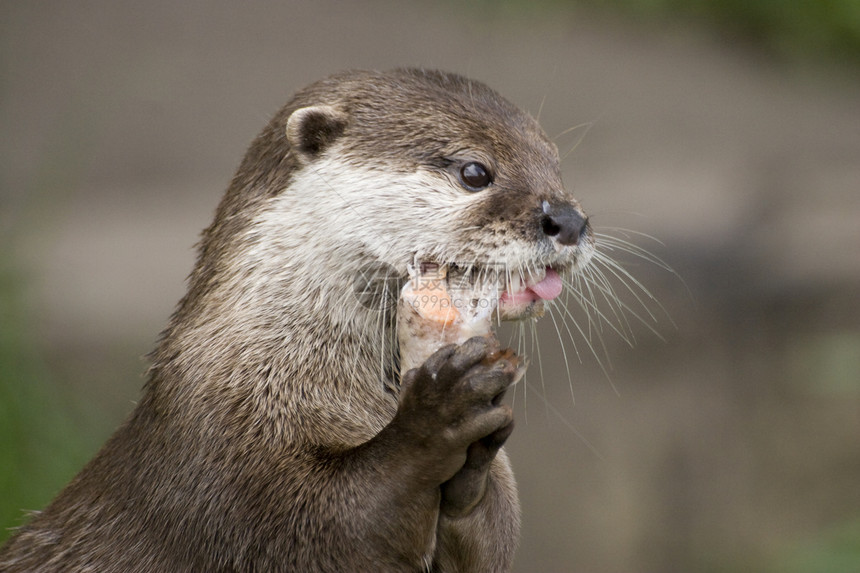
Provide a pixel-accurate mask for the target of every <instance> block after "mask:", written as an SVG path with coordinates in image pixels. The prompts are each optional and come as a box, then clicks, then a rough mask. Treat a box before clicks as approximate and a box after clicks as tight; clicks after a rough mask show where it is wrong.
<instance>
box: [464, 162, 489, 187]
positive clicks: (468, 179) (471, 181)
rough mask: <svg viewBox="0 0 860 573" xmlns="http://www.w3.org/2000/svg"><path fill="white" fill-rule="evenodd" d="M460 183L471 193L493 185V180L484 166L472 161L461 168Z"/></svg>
mask: <svg viewBox="0 0 860 573" xmlns="http://www.w3.org/2000/svg"><path fill="white" fill-rule="evenodd" d="M460 182H461V183H462V184H463V187H465V188H466V189H468V190H469V191H480V190H481V189H483V188H484V187H487V186H488V185H489V184H490V183H492V182H493V178H492V177H490V172H489V171H488V170H487V168H486V167H484V166H483V165H482V164H480V163H478V162H476V161H470V162H469V163H466V164H464V165H463V166H462V167H461V168H460Z"/></svg>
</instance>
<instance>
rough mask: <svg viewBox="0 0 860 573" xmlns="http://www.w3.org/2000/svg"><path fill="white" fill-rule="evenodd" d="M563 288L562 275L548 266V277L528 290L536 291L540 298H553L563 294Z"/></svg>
mask: <svg viewBox="0 0 860 573" xmlns="http://www.w3.org/2000/svg"><path fill="white" fill-rule="evenodd" d="M561 289H562V283H561V277H560V276H558V273H557V272H555V271H554V270H552V269H551V268H549V267H547V269H546V277H545V278H544V279H543V280H542V281H541V282H539V283H537V284H536V285H534V286H531V287H529V289H528V290H530V291H532V292H533V293H535V294H536V295H537V296H538V298H542V299H543V300H552V299H554V298H556V297H557V296H558V295H560V294H561Z"/></svg>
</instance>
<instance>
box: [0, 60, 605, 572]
mask: <svg viewBox="0 0 860 573" xmlns="http://www.w3.org/2000/svg"><path fill="white" fill-rule="evenodd" d="M593 248H594V239H593V234H592V231H591V228H590V225H589V222H588V219H587V217H586V216H585V214H584V212H583V210H582V208H581V207H580V205H579V203H578V202H577V201H576V200H575V199H574V198H573V197H572V196H571V194H570V193H569V192H568V191H566V190H565V188H564V186H563V184H562V181H561V176H560V169H559V158H558V153H557V150H556V147H555V145H554V144H553V143H552V142H551V141H550V140H549V139H548V138H547V136H546V135H545V134H544V132H543V131H542V129H541V128H540V127H539V125H538V123H537V122H536V121H535V120H534V119H533V118H532V117H531V116H529V115H528V114H526V113H524V112H522V111H520V110H519V109H518V108H517V107H515V106H514V105H513V104H511V103H509V102H508V101H507V100H505V99H503V98H502V97H501V96H500V95H498V94H497V93H496V92H495V91H493V90H492V89H490V88H489V87H487V86H486V85H484V84H482V83H480V82H477V81H472V80H469V79H466V78H464V77H461V76H459V75H455V74H450V73H443V72H437V71H426V70H416V69H398V70H393V71H388V72H374V71H350V72H344V73H341V74H338V75H334V76H332V77H329V78H327V79H323V80H321V81H319V82H317V83H314V84H312V85H310V86H308V87H307V88H305V89H303V90H301V91H299V92H298V93H296V94H295V95H294V97H293V98H292V99H291V100H290V101H289V102H288V103H287V104H286V106H285V107H283V108H282V109H281V110H280V111H279V112H278V113H277V114H276V115H275V116H274V117H273V119H272V120H271V121H270V123H269V124H268V125H267V127H265V129H264V130H263V131H262V133H261V134H260V135H259V136H258V137H257V138H256V139H255V140H254V141H253V143H252V144H251V146H250V148H249V150H248V152H247V154H246V155H245V157H244V159H243V161H242V162H241V165H240V166H239V168H238V171H237V172H236V174H235V176H234V178H233V180H232V182H231V183H230V185H229V188H228V190H227V192H226V195H225V196H224V197H223V199H222V201H221V202H220V204H219V206H218V208H217V210H216V214H215V219H214V222H213V223H212V224H211V225H210V226H209V227H208V228H207V229H205V230H204V231H203V233H202V237H201V240H200V242H199V245H198V249H199V251H198V258H197V261H196V264H195V266H194V269H193V271H192V273H191V274H190V276H189V278H188V290H187V293H186V294H185V296H184V297H183V298H182V299H181V301H180V302H179V304H178V306H177V308H176V310H175V312H174V313H173V315H172V316H171V319H170V321H169V324H168V326H167V327H166V329H165V330H164V331H163V332H162V334H161V336H160V337H159V340H158V342H157V345H156V348H155V350H154V351H153V353H152V354H151V355H150V367H149V369H148V373H147V378H146V382H145V384H144V387H143V390H142V397H141V399H140V400H139V402H138V404H137V405H136V407H135V408H134V410H133V412H132V413H131V414H130V416H129V418H128V419H127V420H126V422H125V423H124V424H123V425H122V426H121V427H120V428H119V429H118V430H117V431H116V432H115V434H114V435H113V436H112V437H111V438H110V439H109V440H108V441H107V443H106V444H105V445H104V446H103V447H102V449H101V450H100V451H99V452H98V453H97V454H96V456H95V457H94V459H92V460H91V461H90V462H89V463H88V464H87V465H86V466H85V467H84V468H83V470H82V471H81V472H80V473H79V474H78V475H77V477H75V478H74V479H73V481H72V482H71V483H70V484H69V485H68V486H67V487H66V488H65V489H63V490H62V491H61V492H60V493H59V495H58V496H57V497H56V499H54V501H53V502H51V503H50V504H49V505H48V506H47V508H46V509H44V510H43V511H41V512H38V513H36V514H35V515H34V516H33V517H32V518H31V519H30V520H29V522H28V523H26V524H25V525H23V526H22V527H20V528H19V529H18V530H17V531H16V532H15V533H14V535H13V536H12V537H11V538H10V540H9V541H8V542H7V543H6V545H5V546H4V548H3V549H2V551H0V570H3V571H10V572H11V571H64V572H70V571H100V572H114V571H116V572H119V571H139V572H149V571H152V572H156V571H157V572H164V571H171V572H186V571H187V572H190V571H207V572H232V571H235V572H238V571H267V572H278V571H352V572H359V571H373V572H379V571H440V572H441V571H482V572H486V571H507V570H509V569H510V568H511V563H512V559H513V555H514V550H515V548H516V545H517V541H518V535H519V505H518V498H517V493H516V486H515V483H514V478H513V474H512V472H511V468H510V465H509V462H508V459H507V457H506V455H505V452H504V449H503V447H502V446H503V444H504V442H505V440H506V439H507V438H508V436H509V435H510V434H511V431H512V429H513V416H512V411H511V409H510V407H509V406H507V405H505V404H503V403H502V402H501V397H502V396H503V395H504V392H505V390H506V389H507V388H508V386H509V385H510V384H511V383H512V382H513V381H514V380H515V379H516V378H517V376H518V370H519V367H518V366H517V358H516V357H515V356H513V355H512V353H511V352H510V351H504V350H502V349H500V347H499V344H498V342H496V341H495V340H494V338H493V337H492V336H478V337H473V338H470V339H468V340H466V341H465V342H462V343H456V344H448V345H445V346H443V347H442V348H441V349H439V350H437V351H435V352H434V353H433V354H432V355H430V357H429V358H427V359H426V360H425V361H424V362H423V364H420V365H419V366H418V367H416V368H411V369H409V370H408V371H406V372H402V373H401V372H399V370H398V366H397V364H398V344H397V343H396V340H397V337H396V335H394V332H395V329H396V324H395V323H396V315H395V313H393V312H387V313H386V312H382V310H384V309H381V308H373V307H372V305H365V304H359V303H358V302H356V298H355V296H354V284H353V283H354V279H355V277H356V276H358V275H360V274H361V272H362V269H365V268H367V266H368V265H373V264H384V265H386V267H387V268H391V269H393V272H394V273H395V274H397V275H398V276H399V277H400V278H403V277H406V275H407V267H408V266H409V265H410V264H412V263H414V262H415V261H422V262H430V263H436V264H441V265H447V268H449V269H452V271H453V270H454V269H458V272H459V276H461V277H462V276H467V277H468V276H480V277H488V276H491V275H492V276H493V277H495V278H494V279H493V280H497V281H498V289H497V290H498V292H499V293H501V294H500V296H499V300H498V308H497V309H496V313H495V314H496V316H497V318H499V319H505V320H508V319H518V318H523V317H529V316H535V315H537V314H540V308H541V306H542V305H543V304H544V303H545V302H546V301H547V300H551V299H552V298H554V297H555V296H557V295H558V290H559V289H560V288H561V282H560V281H561V280H562V279H561V278H560V277H561V276H565V275H566V274H570V273H574V272H576V271H577V270H578V269H580V268H581V267H582V266H583V265H585V264H586V263H587V261H588V259H589V257H590V256H591V254H592V252H593ZM491 268H496V269H498V268H501V269H503V270H502V272H493V273H491V272H489V271H488V269H491ZM452 274H453V273H452ZM392 340H393V341H395V342H394V343H392Z"/></svg>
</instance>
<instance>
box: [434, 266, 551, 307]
mask: <svg viewBox="0 0 860 573" xmlns="http://www.w3.org/2000/svg"><path fill="white" fill-rule="evenodd" d="M439 266H440V267H442V268H444V269H445V271H446V272H445V273H444V276H445V279H444V280H445V281H446V283H447V287H448V289H452V290H456V291H459V292H461V293H464V294H465V295H466V296H465V298H469V299H471V304H472V305H473V306H477V305H480V306H482V307H484V308H486V307H487V306H489V307H490V308H492V309H493V314H494V315H496V317H497V318H498V319H499V320H506V321H507V320H522V319H525V318H531V317H539V316H542V315H543V313H544V303H546V302H547V301H552V300H555V299H556V298H558V297H559V295H561V293H562V291H563V290H564V281H563V280H562V278H561V275H560V274H559V271H561V272H564V270H563V269H559V268H555V267H551V266H541V267H536V268H529V269H528V270H523V269H510V268H507V267H497V266H494V265H469V266H464V265H458V264H455V263H448V264H446V265H439Z"/></svg>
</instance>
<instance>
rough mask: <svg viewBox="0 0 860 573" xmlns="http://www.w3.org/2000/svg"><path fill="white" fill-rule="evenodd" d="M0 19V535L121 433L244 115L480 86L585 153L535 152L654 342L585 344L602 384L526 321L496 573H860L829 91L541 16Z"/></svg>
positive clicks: (449, 11) (245, 10) (853, 84)
mask: <svg viewBox="0 0 860 573" xmlns="http://www.w3.org/2000/svg"><path fill="white" fill-rule="evenodd" d="M0 12H2V16H0V33H2V39H0V42H2V52H0V54H2V60H0V61H2V66H3V67H2V76H0V81H2V84H0V89H2V92H0V94H2V100H0V106H2V107H0V125H2V128H0V129H2V137H0V177H2V179H0V185H2V187H0V240H2V242H3V243H2V250H3V252H4V254H3V257H2V261H3V263H4V265H6V267H8V268H12V269H14V277H15V279H14V281H15V282H14V284H15V289H16V291H15V292H16V293H17V295H16V297H17V298H16V299H15V301H16V302H15V303H14V305H11V306H9V305H7V307H4V308H6V311H7V314H6V316H5V318H3V317H0V320H7V327H8V325H9V324H12V323H11V322H9V321H11V320H12V318H10V317H12V316H13V315H14V316H15V317H17V319H16V320H17V321H18V322H17V323H15V324H18V325H21V328H20V329H18V328H17V327H16V329H15V333H17V332H18V331H19V330H21V331H24V330H25V331H26V332H27V337H28V338H27V341H28V342H27V344H28V346H27V348H28V350H27V356H30V357H31V363H35V364H36V366H35V367H34V368H35V370H36V371H37V372H38V373H39V376H38V380H39V381H38V382H37V383H33V384H30V385H27V386H26V387H25V386H24V385H23V383H22V382H21V380H23V379H22V378H20V377H18V378H16V377H14V376H7V377H4V378H3V379H0V383H2V384H5V385H6V387H5V388H4V389H2V391H3V393H2V394H0V398H3V397H4V396H5V398H3V399H5V400H7V404H6V406H7V407H6V410H5V411H6V413H7V414H8V415H10V416H11V415H12V414H9V412H12V411H13V409H15V408H18V406H19V404H18V402H16V400H18V399H19V398H20V396H23V395H29V396H31V397H32V396H36V398H35V399H34V400H35V405H34V404H29V405H27V404H24V402H23V401H22V402H21V404H24V405H21V407H20V408H19V409H15V410H14V412H13V413H14V416H13V417H10V418H9V419H10V420H11V419H13V418H14V419H15V420H23V421H22V424H24V427H25V428H28V427H30V428H36V429H37V430H33V431H32V432H30V431H22V433H19V434H16V433H14V432H10V433H8V434H7V435H6V436H5V437H3V436H0V440H2V442H0V443H2V445H3V447H4V448H6V450H7V452H13V453H15V455H11V458H10V459H12V460H17V462H14V461H13V463H10V464H9V466H8V467H7V468H6V469H5V470H4V471H5V472H6V474H8V475H7V476H6V478H4V479H5V481H0V484H3V485H4V486H5V487H8V488H9V489H8V491H6V492H0V495H2V496H3V498H4V504H5V505H4V508H8V507H11V508H14V511H15V512H16V513H11V514H10V513H9V511H11V510H9V511H7V513H6V514H4V515H3V519H4V520H5V521H4V522H3V523H0V526H2V527H10V526H13V525H15V524H18V523H20V513H19V512H17V511H18V510H19V509H36V508H38V507H39V506H40V504H44V503H45V502H46V501H47V500H48V499H49V498H50V497H51V495H53V493H54V492H56V491H57V490H58V489H59V488H60V487H61V486H62V485H63V484H64V483H65V482H66V481H67V480H68V479H69V478H70V477H71V475H73V474H74V471H75V470H76V469H77V468H79V467H80V465H82V464H83V463H84V461H85V460H86V459H87V458H88V457H89V456H90V455H92V453H93V452H94V451H95V449H96V448H97V447H98V445H99V444H100V443H101V442H102V441H103V440H104V439H105V438H106V436H107V435H108V434H109V433H110V431H111V430H112V428H114V427H115V426H116V425H117V424H119V423H120V421H121V420H122V418H123V417H124V416H125V415H126V414H127V413H128V411H129V410H130V409H131V408H132V405H133V401H134V400H135V399H136V397H137V395H138V390H139V388H140V385H141V383H142V374H143V372H144V371H145V367H146V364H145V360H144V359H143V358H142V356H143V355H144V354H145V353H146V352H148V351H149V349H150V348H151V347H152V345H153V342H154V340H155V338H156V336H157V334H158V332H159V331H160V329H161V328H163V326H164V325H165V324H166V320H167V318H168V316H169V314H170V312H171V310H172V308H173V305H174V304H175V303H176V301H177V300H178V299H179V297H180V296H181V295H182V293H183V290H184V278H185V276H186V275H187V274H188V272H189V271H190V269H191V265H192V263H193V257H194V251H193V245H194V243H195V241H196V238H197V236H198V233H199V231H200V230H201V229H202V228H203V227H204V226H205V225H207V224H208V222H209V220H210V218H211V216H212V214H213V211H214V208H215V206H216V204H217V202H218V200H219V198H220V195H221V193H222V192H223V190H224V189H225V188H226V186H227V184H228V182H229V180H230V178H231V176H232V173H233V171H234V169H235V168H236V167H237V165H238V163H239V160H240V158H241V156H242V154H243V152H244V149H245V147H246V145H247V144H248V143H249V142H250V140H251V139H252V138H253V137H254V136H255V135H256V133H257V132H258V131H259V130H260V129H261V128H262V127H263V125H264V124H265V123H266V122H267V120H268V118H269V117H270V116H271V114H273V113H274V111H275V110H276V109H277V108H278V107H279V106H280V105H281V104H282V103H283V102H284V101H285V100H286V99H287V98H288V97H289V95H290V94H291V93H292V92H293V91H294V90H296V89H297V88H299V87H301V86H303V85H305V84H306V83H308V82H310V81H313V80H315V79H318V78H320V77H323V76H325V75H327V74H329V73H332V72H335V71H338V70H341V69H344V68H352V67H362V68H381V69H385V68H390V67H394V66H401V65H410V66H424V67H432V68H443V69H447V70H452V71H458V72H462V73H464V74H467V75H469V76H472V77H475V78H477V79H480V80H483V81H485V82H486V83H488V84H489V85H491V86H493V87H495V88H497V89H498V90H499V91H500V92H501V93H503V94H504V95H506V96H507V97H508V98H509V99H511V100H512V101H514V102H515V103H517V104H519V105H520V106H522V107H523V108H525V109H527V110H529V111H531V112H532V113H533V114H538V112H539V113H540V121H541V123H542V124H543V126H544V127H545V129H546V130H547V132H548V133H549V134H550V135H551V136H555V135H557V134H560V133H562V132H564V131H565V130H568V129H569V128H572V127H574V126H579V125H586V126H587V127H588V128H587V129H586V127H580V128H579V129H574V130H572V131H571V132H569V133H567V134H565V135H562V136H561V137H559V139H558V143H559V147H560V149H561V150H562V153H567V152H568V150H571V149H572V151H571V152H570V153H569V155H566V158H565V160H564V175H565V180H566V183H567V185H568V186H570V187H571V188H572V189H573V190H574V191H575V193H576V194H577V196H578V197H579V198H580V199H581V201H582V203H583V204H584V206H585V207H586V209H587V210H588V211H589V212H590V213H591V215H592V221H593V222H594V224H595V226H597V227H598V229H601V228H602V229H607V230H608V229H612V228H615V229H618V228H622V229H632V230H635V231H637V232H641V233H644V234H646V235H649V236H652V237H655V238H657V239H659V241H660V242H659V243H658V242H655V241H653V240H651V239H649V238H646V237H643V236H639V235H631V237H632V240H633V241H634V242H636V243H637V244H639V245H641V246H642V247H644V248H647V249H648V250H649V251H651V252H652V253H654V254H655V255H657V256H659V257H660V258H661V259H663V260H665V261H666V262H667V263H668V264H669V265H671V267H672V268H673V269H674V271H675V273H676V274H677V275H676V274H673V273H669V272H666V271H664V270H661V269H660V268H659V267H658V266H656V265H653V264H649V263H645V262H642V261H638V262H637V261H636V260H633V259H629V258H628V259H627V261H628V262H627V263H626V267H627V268H628V269H629V270H630V272H631V273H632V274H634V275H635V276H636V277H637V278H638V279H639V280H641V282H642V283H643V284H645V285H646V286H647V287H648V289H649V290H650V291H651V292H652V293H653V294H654V296H655V297H656V299H657V300H659V302H660V303H661V304H662V306H663V307H665V310H666V312H665V313H664V312H663V311H662V310H661V309H660V308H659V306H657V305H655V304H654V303H651V302H648V304H647V306H648V307H649V309H651V310H652V311H653V312H654V314H655V316H656V318H657V320H656V322H652V321H651V320H650V318H648V315H647V313H646V312H644V311H640V315H642V316H643V317H645V318H646V322H648V323H649V324H648V325H647V326H646V325H644V324H640V323H638V322H637V321H636V320H635V318H633V319H632V320H631V329H632V333H633V334H634V335H635V339H636V343H635V345H633V347H632V348H631V347H630V346H628V345H627V344H626V343H625V342H624V341H623V340H622V339H621V338H620V337H618V336H617V335H614V334H613V333H612V331H611V329H608V328H607V329H605V331H604V340H605V346H606V350H605V352H604V350H602V349H600V348H598V355H599V356H600V357H601V360H602V361H603V363H604V364H606V366H607V369H609V370H610V372H609V375H608V376H606V375H604V374H603V373H602V372H601V368H600V365H599V363H598V361H597V360H596V359H594V358H593V357H591V356H590V351H589V350H588V347H587V345H585V344H584V343H583V341H582V339H581V338H580V339H578V340H577V342H578V344H577V347H578V349H579V351H580V353H581V354H582V362H581V363H580V361H579V360H577V358H576V355H575V353H574V351H573V346H572V345H571V343H570V341H569V340H565V343H564V352H562V348H561V347H560V346H559V342H558V338H559V337H558V335H557V334H556V329H555V328H553V324H552V322H551V321H550V320H548V319H544V321H542V323H541V324H540V325H539V326H538V331H539V332H540V344H539V348H534V349H533V348H531V342H530V341H529V340H527V344H526V349H527V353H529V354H530V355H531V356H532V359H533V363H532V367H531V371H530V376H529V378H528V380H527V383H526V384H525V385H523V386H522V387H521V388H519V389H518V391H517V393H516V395H515V396H514V402H515V407H516V410H517V417H518V420H519V423H518V427H517V430H516V432H515V433H514V435H513V437H512V438H511V440H510V442H509V444H510V445H509V452H510V455H511V457H512V459H513V463H514V467H515V470H516V473H517V476H518V481H519V485H520V492H521V498H522V504H523V536H522V542H521V546H520V550H519V554H518V555H519V556H518V561H517V571H521V572H534V571H811V570H815V571H828V570H830V571H849V570H860V569H855V568H854V567H855V566H856V567H858V568H860V308H858V306H860V305H858V303H857V298H856V295H857V294H858V285H860V254H858V248H860V89H858V87H860V81H858V80H860V76H858V74H857V71H858V70H857V68H856V67H854V68H852V67H850V66H849V65H847V64H846V65H842V66H840V65H835V66H832V67H831V66H826V65H823V64H822V65H818V64H815V63H810V62H807V63H806V64H803V65H799V64H785V63H778V62H775V61H774V60H773V59H770V58H768V57H765V56H763V55H762V54H761V53H759V52H757V51H755V50H751V49H749V47H747V46H744V45H742V44H740V43H737V42H733V41H730V40H728V39H727V38H726V37H724V36H719V35H716V34H712V33H710V32H707V31H706V29H705V28H695V27H689V26H682V25H680V24H672V23H668V22H662V21H661V22H655V21H650V22H649V23H647V24H639V23H637V22H636V21H635V20H632V19H618V18H613V17H609V16H606V15H605V14H603V13H600V14H598V13H595V12H592V11H586V10H583V9H577V8H574V7H569V6H566V5H564V4H561V3H548V4H547V3H540V4H538V5H536V7H532V8H529V5H528V4H527V3H523V4H518V3H504V4H502V5H495V4H493V3H490V2H484V3H479V4H477V5H470V6H468V7H466V6H465V5H462V4H460V3H457V2H453V1H451V2H440V3H435V4H434V3H429V2H419V3H411V4H407V3H399V2H394V1H385V0H372V1H362V2H351V3H348V2H335V1H332V0H316V1H312V2H310V1H286V2H274V1H265V2H254V3H231V2H226V1H223V0H217V1H211V2H202V1H189V2H173V1H164V0H153V1H148V2H124V1H123V2H106V1H105V2H99V1H81V2H4V3H2V6H0ZM586 131H587V134H586ZM574 148H575V149H574ZM611 232H613V233H615V234H616V235H617V236H624V235H619V233H620V231H617V230H615V231H611ZM4 276H6V275H4ZM679 277H680V278H679ZM619 288H621V287H619ZM628 301H629V302H630V303H631V304H632V305H634V306H635V305H636V301H635V300H633V299H630V298H629V297H628ZM9 308H12V310H9ZM574 315H575V316H576V317H577V318H578V319H580V320H581V319H582V316H581V315H580V314H576V313H574ZM667 315H668V317H667ZM669 317H671V318H669ZM649 327H653V328H654V329H655V330H656V331H657V333H659V337H658V336H657V335H655V334H654V333H652V332H651V330H650V328H649ZM0 331H2V328H0ZM563 338H565V339H566V333H565V336H564V337H563ZM4 340H5V341H6V343H7V344H10V345H11V344H13V343H12V342H9V341H10V340H12V338H9V337H8V336H7V338H6V339H4ZM594 340H595V341H597V338H594ZM19 343H20V341H18V342H15V344H19ZM596 345H598V346H599V345H600V343H599V342H596ZM9 348H12V347H11V346H10V347H9ZM16 348H17V347H16ZM538 353H539V354H540V360H537V359H536V356H537V354H538ZM564 354H567V357H568V359H569V362H570V365H569V370H570V376H568V373H567V369H566V368H565V366H564V364H563V355H564ZM607 355H608V357H609V360H607V359H606V358H605V357H606V356H607ZM7 358H9V356H7ZM10 360H12V359H10ZM609 362H611V365H610V364H609ZM10 364H12V362H9V363H6V364H5V365H4V364H2V363H0V368H7V373H8V372H12V371H13V370H12V368H13V366H10ZM31 370H33V368H31ZM540 370H542V372H543V375H542V376H541V375H540ZM15 384H22V385H21V386H20V387H18V386H15ZM37 386H38V388H37V389H34V388H36V387H37ZM45 403H51V404H54V406H53V407H51V408H46V407H45V406H44V404H45ZM10 404H11V405H12V406H9V405H10ZM25 406H27V407H31V408H32V410H27V409H23V408H25ZM0 413H3V410H0ZM0 423H2V422H0ZM19 431H20V428H19ZM73 442H74V444H75V445H72V443H73ZM46 452H47V453H46ZM16 456H17V457H16ZM34 456H35V457H34ZM44 458H50V459H48V460H47V461H46V460H45V459H44ZM32 459H37V460H39V459H40V460H42V461H37V462H32V463H31V460H32ZM56 460H65V461H62V462H58V464H53V461H56ZM56 465H58V467H59V468H60V469H54V467H55V466H56ZM48 469H50V470H51V472H53V473H51V472H48V473H47V474H46V472H47V470H48ZM31 486H32V487H31ZM36 486H38V488H39V489H38V492H39V493H38V495H35V494H33V493H32V491H31V490H32V489H33V488H34V487H36ZM810 564H811V565H810ZM810 567H812V568H810Z"/></svg>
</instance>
